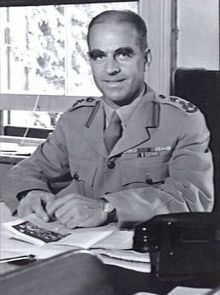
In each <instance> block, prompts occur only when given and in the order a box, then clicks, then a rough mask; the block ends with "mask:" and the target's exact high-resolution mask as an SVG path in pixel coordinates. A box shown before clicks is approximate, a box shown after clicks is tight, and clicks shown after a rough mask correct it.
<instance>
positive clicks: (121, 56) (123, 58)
mask: <svg viewBox="0 0 220 295" xmlns="http://www.w3.org/2000/svg"><path fill="white" fill-rule="evenodd" d="M117 57H118V59H120V60H125V59H128V58H129V57H130V55H129V54H128V53H119V54H117Z"/></svg>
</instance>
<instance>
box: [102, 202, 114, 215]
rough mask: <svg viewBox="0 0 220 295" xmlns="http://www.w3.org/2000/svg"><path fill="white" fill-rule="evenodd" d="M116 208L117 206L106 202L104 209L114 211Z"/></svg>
mask: <svg viewBox="0 0 220 295" xmlns="http://www.w3.org/2000/svg"><path fill="white" fill-rule="evenodd" d="M114 209H115V208H114V207H113V206H112V204H111V203H109V202H106V203H105V206H104V211H105V212H106V213H111V212H112V211H114Z"/></svg>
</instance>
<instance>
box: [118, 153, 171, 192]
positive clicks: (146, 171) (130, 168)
mask: <svg viewBox="0 0 220 295" xmlns="http://www.w3.org/2000/svg"><path fill="white" fill-rule="evenodd" d="M122 170H123V171H122V185H123V186H124V187H143V186H149V185H150V186H151V185H154V186H158V185H159V184H161V183H163V182H164V181H165V179H166V177H167V176H168V175H169V170H168V162H167V161H165V160H164V159H151V158H134V159H127V160H124V161H123V164H122Z"/></svg>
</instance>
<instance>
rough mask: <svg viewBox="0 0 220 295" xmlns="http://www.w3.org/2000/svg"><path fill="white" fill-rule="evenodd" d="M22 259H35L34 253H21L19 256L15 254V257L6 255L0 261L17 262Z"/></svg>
mask: <svg viewBox="0 0 220 295" xmlns="http://www.w3.org/2000/svg"><path fill="white" fill-rule="evenodd" d="M21 260H22V261H23V260H27V261H32V260H35V255H33V254H30V255H21V256H15V257H7V258H3V259H0V263H6V262H17V261H21Z"/></svg>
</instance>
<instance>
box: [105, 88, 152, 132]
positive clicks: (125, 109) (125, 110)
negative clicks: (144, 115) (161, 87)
mask: <svg viewBox="0 0 220 295" xmlns="http://www.w3.org/2000/svg"><path fill="white" fill-rule="evenodd" d="M146 89H147V87H146V85H144V87H143V89H142V91H141V93H140V94H139V95H138V97H137V98H135V99H134V100H133V101H132V103H130V104H128V105H125V106H121V107H119V106H117V105H116V104H112V105H109V104H108V103H106V101H105V100H104V99H103V100H102V103H103V108H104V112H105V124H106V127H107V126H108V124H109V122H110V118H111V115H112V113H113V112H114V111H116V112H117V114H118V115H119V117H120V119H121V122H122V127H123V129H125V128H126V126H127V123H128V121H129V119H130V118H131V116H132V114H133V113H134V110H135V109H136V107H137V106H138V104H139V102H140V100H141V98H142V97H143V95H144V94H145V92H146Z"/></svg>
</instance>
